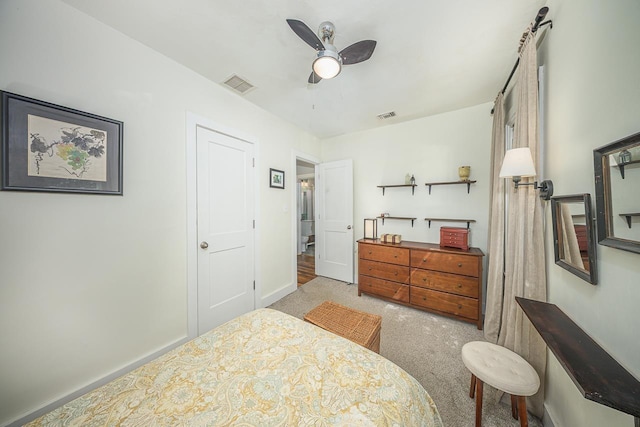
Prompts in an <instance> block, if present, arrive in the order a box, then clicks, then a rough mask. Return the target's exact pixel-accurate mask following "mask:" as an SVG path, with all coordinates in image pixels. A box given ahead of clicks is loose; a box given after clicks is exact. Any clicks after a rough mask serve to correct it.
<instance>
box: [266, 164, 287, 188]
mask: <svg viewBox="0 0 640 427" xmlns="http://www.w3.org/2000/svg"><path fill="white" fill-rule="evenodd" d="M269 187H271V188H279V189H281V190H284V171H281V170H278V169H273V168H269Z"/></svg>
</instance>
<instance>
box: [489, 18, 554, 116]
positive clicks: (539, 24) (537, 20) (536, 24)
mask: <svg viewBox="0 0 640 427" xmlns="http://www.w3.org/2000/svg"><path fill="white" fill-rule="evenodd" d="M548 12H549V8H548V7H546V6H545V7H543V8H542V9H540V10H539V11H538V14H537V15H536V18H535V20H534V21H533V27H532V28H531V32H532V33H534V34H535V32H536V31H538V28H540V27H542V26H545V25H547V24H551V28H553V22H552V21H551V20H548V21H544V22H542V20H543V19H544V17H545V16H547V13H548ZM519 64H520V57H518V59H516V63H515V64H514V65H513V68H512V69H511V74H509V77H508V78H507V82H506V83H505V84H504V87H503V88H502V91H501V93H502V94H504V93H505V91H506V90H507V88H508V87H509V83H511V78H512V77H513V75H514V74H515V72H516V70H517V69H518V65H519ZM493 110H494V109H493V108H492V109H491V114H493Z"/></svg>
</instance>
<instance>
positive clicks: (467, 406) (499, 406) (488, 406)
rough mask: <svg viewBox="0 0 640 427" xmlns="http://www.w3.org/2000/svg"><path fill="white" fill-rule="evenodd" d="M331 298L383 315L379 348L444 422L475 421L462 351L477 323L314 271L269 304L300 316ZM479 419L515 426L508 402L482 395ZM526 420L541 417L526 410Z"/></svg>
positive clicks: (488, 425) (458, 425)
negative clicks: (367, 292) (391, 299)
mask: <svg viewBox="0 0 640 427" xmlns="http://www.w3.org/2000/svg"><path fill="white" fill-rule="evenodd" d="M326 300H331V301H335V302H337V303H340V304H343V305H346V306H348V307H353V308H355V309H358V310H362V311H367V312H369V313H375V314H379V315H381V316H382V331H381V334H380V354H382V355H383V356H384V357H386V358H387V359H389V360H391V361H393V362H394V363H395V364H397V365H398V366H400V367H401V368H403V369H404V370H405V371H407V372H408V373H409V374H411V375H413V377H414V378H416V379H417V380H418V381H419V382H420V383H421V384H422V386H423V387H424V388H425V389H426V390H427V391H428V392H429V394H430V395H431V397H432V398H433V400H434V401H435V402H436V405H437V406H438V410H439V411H440V415H441V416H442V420H443V421H444V424H445V425H446V426H451V427H463V426H473V425H474V422H475V404H474V400H473V399H471V398H470V397H469V383H470V379H471V376H470V374H469V372H468V371H467V370H466V368H465V367H464V364H463V363H462V359H461V357H460V351H461V349H462V346H463V345H464V344H465V343H467V342H469V341H477V340H484V338H483V335H482V331H479V330H478V329H477V328H476V326H475V325H472V324H470V323H465V322H461V321H457V320H453V319H450V318H447V317H443V316H438V315H435V314H431V313H428V312H425V311H421V310H416V309H413V308H409V307H404V306H402V305H398V304H392V303H389V302H386V301H382V300H380V299H377V298H373V297H369V296H366V295H363V296H361V297H358V288H357V286H356V285H347V284H346V283H343V282H338V281H335V280H331V279H327V278H324V277H318V278H316V279H313V280H312V281H310V282H308V283H306V284H305V285H303V286H301V287H300V288H298V289H297V290H296V291H295V292H293V293H291V294H289V295H287V296H286V297H284V298H282V299H281V300H279V301H277V302H275V303H274V304H272V305H271V306H270V307H269V308H273V309H276V310H280V311H283V312H285V313H288V314H290V315H292V316H295V317H298V318H300V319H302V317H303V316H304V314H305V313H306V312H308V311H309V310H311V309H312V308H313V307H315V306H317V305H318V304H320V303H322V302H323V301H326ZM482 425H483V426H484V427H492V426H498V427H503V426H505V427H506V426H519V425H520V423H519V421H516V420H514V419H513V418H511V407H510V405H508V404H506V403H502V402H500V403H498V402H492V401H488V399H485V402H484V405H483V417H482ZM529 425H530V426H531V427H540V426H542V423H541V422H540V421H539V420H538V419H537V418H535V417H533V416H532V415H531V414H529Z"/></svg>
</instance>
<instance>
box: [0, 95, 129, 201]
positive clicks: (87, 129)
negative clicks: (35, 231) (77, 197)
mask: <svg viewBox="0 0 640 427" xmlns="http://www.w3.org/2000/svg"><path fill="white" fill-rule="evenodd" d="M0 95H1V102H0V121H1V134H0V140H1V141H0V147H1V153H0V154H1V157H2V162H1V164H2V186H1V188H2V190H14V191H44V192H60V193H88V194H109V195H120V196H121V195H122V158H123V155H122V142H123V131H124V129H123V128H124V124H123V123H122V122H120V121H117V120H113V119H109V118H106V117H101V116H98V115H95V114H91V113H86V112H83V111H78V110H74V109H72V108H68V107H63V106H61V105H55V104H52V103H49V102H45V101H40V100H37V99H33V98H28V97H26V96H22V95H18V94H15V93H10V92H5V91H0Z"/></svg>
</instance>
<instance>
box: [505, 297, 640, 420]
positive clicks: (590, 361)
mask: <svg viewBox="0 0 640 427" xmlns="http://www.w3.org/2000/svg"><path fill="white" fill-rule="evenodd" d="M516 301H517V302H518V304H519V305H520V307H522V310H523V311H524V314H526V315H527V317H528V318H529V320H531V323H532V324H533V326H535V328H536V330H537V331H538V333H539V334H540V336H541V337H542V339H543V340H544V342H545V343H547V346H548V347H549V350H551V352H552V353H553V354H554V355H555V356H556V358H557V359H558V362H560V365H562V367H563V368H564V370H565V371H567V374H569V377H570V378H571V380H573V383H574V384H575V385H576V387H577V388H578V390H580V393H582V395H583V396H584V397H585V399H588V400H591V401H593V402H597V403H600V404H601V405H605V406H608V407H610V408H613V409H617V410H618V411H622V412H625V413H627V414H629V415H632V416H633V417H635V425H636V427H638V426H640V398H639V397H640V381H638V380H637V379H636V378H635V377H634V376H633V375H631V374H630V373H629V372H628V371H627V370H626V369H625V368H623V367H622V365H620V364H619V363H618V362H617V361H616V360H615V359H614V358H613V357H611V356H610V355H609V353H607V352H606V351H605V350H604V349H603V348H602V347H600V346H599V345H598V343H596V342H595V341H594V340H593V339H592V338H591V337H590V336H589V335H587V334H586V333H585V332H584V331H583V330H582V328H580V326H578V325H576V324H575V323H574V322H573V321H572V320H571V319H570V318H569V317H568V316H567V315H566V314H564V313H563V312H562V310H560V309H559V308H558V306H556V305H555V304H549V303H546V302H540V301H534V300H530V299H526V298H521V297H516Z"/></svg>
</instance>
